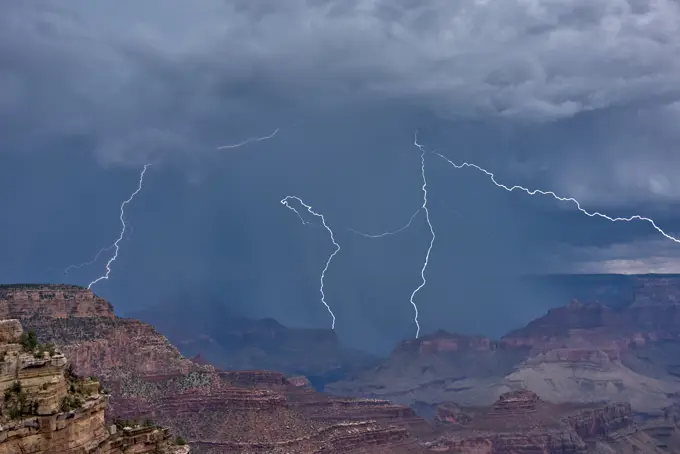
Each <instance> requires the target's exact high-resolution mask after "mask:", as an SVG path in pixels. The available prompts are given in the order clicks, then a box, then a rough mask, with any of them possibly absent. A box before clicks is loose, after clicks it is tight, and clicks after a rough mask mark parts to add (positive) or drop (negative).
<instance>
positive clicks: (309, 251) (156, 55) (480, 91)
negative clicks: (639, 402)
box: [0, 0, 680, 345]
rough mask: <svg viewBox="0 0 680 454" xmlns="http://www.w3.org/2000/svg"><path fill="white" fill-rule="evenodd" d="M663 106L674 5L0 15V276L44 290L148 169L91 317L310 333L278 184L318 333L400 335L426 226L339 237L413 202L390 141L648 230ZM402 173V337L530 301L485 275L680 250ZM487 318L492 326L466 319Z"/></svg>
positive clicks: (565, 208) (522, 202) (69, 8)
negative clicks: (321, 292)
mask: <svg viewBox="0 0 680 454" xmlns="http://www.w3.org/2000/svg"><path fill="white" fill-rule="evenodd" d="M679 106H680V4H679V3H678V2H677V1H676V0H655V1H652V0H647V1H645V0H576V1H574V0H543V1H541V0H503V1H501V0H462V1H458V2H450V1H446V0H431V1H412V0H389V1H388V0H289V1H265V0H262V1H247V0H232V1H217V0H207V1H203V2H200V3H196V2H187V1H180V0H164V1H159V0H149V1H145V2H134V1H129V0H123V1H117V2H96V3H95V2H89V1H86V0H74V1H71V2H68V3H59V4H57V3H54V2H49V1H44V0H43V1H33V2H9V1H7V2H0V168H2V172H3V179H2V181H0V191H1V192H0V202H2V203H3V205H4V206H6V207H8V209H10V212H11V213H13V214H12V216H10V218H11V219H10V218H8V219H7V221H6V222H5V223H4V224H3V227H2V229H3V242H2V243H0V245H1V246H2V250H3V251H4V257H5V259H4V260H3V263H2V266H1V267H0V272H1V273H2V274H1V275H0V276H2V280H3V281H6V280H41V279H42V280H60V279H63V276H62V275H61V274H60V270H61V269H62V268H60V267H62V266H63V267H64V268H65V267H66V266H68V265H69V264H71V263H78V262H81V261H84V260H87V259H88V258H89V257H90V256H91V255H93V253H94V252H96V251H97V250H98V249H99V247H101V246H104V245H106V244H108V243H109V242H110V241H109V238H115V237H116V229H117V228H118V224H117V214H118V213H117V208H118V205H119V203H120V201H121V200H123V199H124V198H125V197H126V196H127V195H129V192H130V190H132V189H134V184H135V179H136V177H137V175H136V174H135V172H137V171H138V170H139V168H140V167H141V165H142V164H144V163H147V162H153V163H154V164H155V165H154V167H153V168H152V171H151V172H150V174H149V176H148V183H147V184H148V186H147V187H146V188H145V190H144V192H143V193H141V194H140V197H139V199H138V200H136V201H135V203H137V204H138V205H131V206H130V207H129V213H128V219H130V221H131V222H132V224H133V225H134V226H135V229H134V234H133V237H132V238H131V239H129V240H126V241H128V242H127V243H125V244H124V246H123V247H124V248H125V249H124V253H123V254H122V255H121V259H120V260H121V262H120V263H119V264H118V265H119V266H120V268H117V269H116V270H114V273H113V274H112V276H113V277H112V281H111V282H107V283H105V285H104V286H103V287H102V289H101V291H102V293H103V294H104V295H105V296H108V297H111V298H112V299H113V302H114V304H115V305H116V306H117V307H120V308H122V310H131V309H134V307H135V306H137V305H139V304H150V302H157V301H163V300H164V299H168V298H171V297H172V295H174V294H177V293H178V292H180V290H181V292H182V295H192V294H194V295H199V294H200V295H202V296H200V297H199V298H206V299H210V298H222V299H224V300H228V302H229V304H232V305H234V306H238V308H239V309H240V310H243V311H246V312H248V311H249V312H250V313H251V314H250V315H253V316H265V315H266V316H274V317H277V318H279V319H280V320H281V321H282V322H284V323H290V324H296V323H297V324H301V325H313V326H324V324H325V323H326V315H325V312H324V310H323V307H317V306H319V305H320V304H316V303H315V302H316V301H318V296H317V292H318V286H317V287H315V286H316V285H317V284H318V272H320V268H321V266H322V263H323V259H324V257H325V254H326V253H327V252H329V251H330V249H328V248H329V247H330V245H329V240H328V238H327V237H324V235H323V231H320V230H318V229H316V230H315V229H313V228H312V229H310V228H306V227H304V226H301V225H299V222H298V221H297V220H296V219H291V217H290V213H289V212H287V210H285V209H282V208H281V207H280V205H279V204H278V200H279V199H280V198H282V197H284V196H285V195H289V194H294V195H298V196H300V197H302V198H303V199H305V201H306V202H307V203H310V204H312V205H313V206H314V208H315V209H317V210H318V211H321V212H324V213H325V214H326V215H327V216H328V218H329V220H330V221H329V222H330V223H331V225H332V226H333V227H334V228H336V229H338V230H339V231H340V232H342V233H340V234H339V239H340V244H341V246H343V248H344V249H343V250H342V251H341V253H340V254H339V255H338V257H337V260H336V261H335V262H334V264H333V267H332V268H331V269H330V271H329V281H328V284H327V285H328V289H333V290H332V292H334V293H331V296H330V297H329V300H330V301H335V302H336V304H337V305H338V306H340V307H343V308H344V309H342V310H340V312H341V313H340V314H339V320H338V324H339V326H340V327H342V326H353V328H352V329H353V330H355V331H351V332H348V333H346V335H347V336H348V337H352V336H354V337H356V336H359V337H358V338H361V339H364V340H366V342H375V343H380V342H383V343H384V344H385V345H387V344H389V342H391V340H392V339H393V338H395V337H400V336H401V337H403V336H407V335H409V333H411V330H412V326H411V325H410V318H411V316H412V314H411V312H410V306H409V305H408V301H407V300H405V296H408V294H410V291H411V290H412V288H413V287H415V285H417V283H418V277H419V276H418V271H419V268H420V266H421V265H422V258H423V254H424V250H425V247H426V245H427V241H428V238H427V233H428V230H427V229H426V228H425V226H424V225H422V224H423V223H422V219H421V220H420V221H418V222H416V223H415V225H414V229H413V230H412V231H409V232H406V233H404V235H403V236H400V237H394V238H390V239H386V240H384V241H383V240H381V242H375V241H374V242H365V241H366V240H364V239H361V238H359V237H356V236H352V234H351V233H348V231H347V229H348V228H357V229H360V230H369V231H384V230H389V229H391V228H394V227H395V226H399V225H402V224H403V223H404V222H406V220H408V217H409V216H410V215H411V214H412V212H413V211H414V210H415V209H416V208H417V207H418V206H419V205H420V204H421V203H422V201H421V197H422V195H421V194H420V192H419V190H420V186H421V184H422V182H421V181H420V168H419V159H418V155H417V151H416V150H414V147H413V145H412V142H413V133H414V131H415V130H416V129H420V131H421V138H422V142H423V143H424V144H425V146H426V147H428V148H431V149H436V150H437V151H438V152H440V153H442V154H444V155H446V156H448V157H449V158H451V159H452V160H454V161H456V162H461V161H464V160H468V161H471V162H475V163H477V164H479V165H481V166H484V167H487V168H489V169H490V170H492V171H494V172H495V173H496V176H497V178H498V180H499V181H500V182H502V183H505V184H508V185H514V184H523V185H525V186H528V187H539V188H542V189H546V190H554V191H556V192H558V193H560V194H561V195H564V196H572V197H576V198H578V199H579V200H580V201H582V202H583V204H584V206H587V207H589V208H592V209H601V210H611V211H610V212H611V213H612V214H613V215H626V216H627V215H631V214H638V213H640V214H644V215H647V216H654V217H655V219H660V221H659V224H660V225H662V227H663V228H665V229H666V230H668V231H670V232H672V231H674V230H675V231H677V230H680V217H678V216H677V215H676V214H675V212H676V210H675V208H676V207H677V203H678V202H680V183H679V182H678V179H677V178H676V177H675V174H676V171H675V169H677V168H678V165H680V154H679V153H678V152H677V144H678V139H680V133H679V132H678V131H679V130H678V127H677V125H678V120H680V107H679ZM276 128H280V132H279V133H278V134H277V135H276V136H275V137H274V138H272V139H270V140H267V141H262V142H257V143H256V144H255V143H251V144H248V145H247V146H246V147H242V148H238V149H227V150H217V149H216V148H217V147H218V146H220V145H225V144H230V143H232V144H234V143H239V142H242V141H243V140H245V139H247V138H249V137H258V136H264V135H268V134H270V133H271V132H272V131H273V130H275V129H276ZM428 175H429V178H430V186H431V193H430V194H431V196H430V198H431V200H430V203H431V209H432V218H433V222H434V223H435V226H434V227H435V231H436V232H437V234H438V237H437V243H436V244H435V249H434V252H433V259H432V263H431V268H430V271H429V272H430V273H431V275H430V276H431V278H430V282H429V283H428V286H427V287H426V289H424V291H423V293H422V296H421V298H422V300H423V301H426V302H429V303H423V304H424V306H425V309H424V311H423V317H424V326H426V327H427V328H426V331H427V330H431V329H436V328H439V327H442V326H435V325H437V324H440V325H441V324H444V325H445V326H443V327H444V328H448V329H461V327H465V329H468V330H470V331H486V332H492V333H498V332H500V330H502V329H504V328H506V325H507V324H512V323H515V324H517V323H522V322H523V320H525V319H526V317H527V316H530V315H534V313H535V312H536V311H538V312H540V311H541V310H542V309H543V308H541V307H540V302H537V301H529V300H530V296H529V295H527V294H525V293H524V292H523V291H522V290H521V289H517V293H516V294H515V296H514V297H512V298H511V299H512V300H513V301H512V302H506V301H501V300H502V298H503V295H507V294H510V293H511V292H510V293H509V290H508V286H513V285H514V284H511V283H510V281H509V277H508V276H509V275H514V274H518V273H522V272H536V271H551V270H560V271H575V270H576V271H578V270H585V269H588V270H591V269H620V268H616V267H612V266H611V263H612V262H611V260H619V261H620V260H624V259H625V260H637V262H636V263H637V264H639V263H643V264H644V263H647V262H645V260H648V261H649V260H652V259H650V258H649V257H672V256H673V254H676V253H677V252H675V251H676V250H677V247H678V246H680V245H677V244H675V243H672V242H670V241H666V242H659V243H653V244H654V245H655V246H654V247H653V248H651V246H649V245H650V244H652V243H650V241H655V239H656V238H657V236H655V235H656V232H655V231H654V230H653V229H652V228H651V227H650V226H648V225H644V224H639V223H638V224H629V225H620V224H617V225H611V224H610V223H608V222H607V221H602V220H594V219H590V218H584V217H582V216H581V215H580V214H579V213H578V212H575V211H574V210H573V207H570V206H569V204H565V203H556V202H555V201H554V200H551V199H538V198H530V197H527V196H526V195H523V194H507V193H505V192H503V191H501V190H499V189H497V188H495V187H494V186H493V185H491V184H490V182H489V181H488V180H487V179H486V177H485V176H484V175H481V174H478V173H475V172H474V171H473V170H469V169H468V170H462V171H461V170H455V169H453V168H450V167H448V166H447V165H446V163H445V162H443V161H441V160H438V159H437V158H436V157H435V156H434V155H428ZM499 191H500V192H499ZM36 210H38V211H44V212H45V215H44V216H47V218H48V219H49V220H50V221H49V225H42V224H40V222H38V221H36V220H35V219H34V218H33V217H32V216H35V213H36ZM42 216H43V215H41V218H42ZM617 245H625V246H617ZM636 245H637V246H636ZM622 247H625V248H627V249H625V251H626V252H625V254H624V253H622V252H621V249H620V248H622ZM612 248H614V249H612ZM616 248H619V249H616ZM650 248H651V249H650ZM327 250H328V251H327ZM613 251H614V252H613ZM633 251H635V252H633ZM624 256H625V257H624ZM645 257H647V258H645ZM584 263H587V264H588V265H587V266H586V265H584ZM617 263H620V262H617ZM664 263H666V262H664ZM598 264H599V265H598ZM607 264H609V265H607ZM598 266H599V268H598ZM607 266H609V268H607ZM643 268H644V267H642V268H641V267H639V266H636V267H635V269H636V270H638V269H643ZM652 268H653V269H658V267H657V268H654V267H652ZM667 268H668V267H667V266H666V265H664V269H667ZM150 269H152V270H154V271H153V272H151V273H150V272H149V270H150ZM509 270H512V272H510V271H509ZM116 276H118V279H119V280H118V281H116V282H113V279H115V278H116ZM73 279H76V280H77V279H81V280H83V281H87V279H86V278H84V277H83V276H80V277H75V276H74V277H73ZM489 281H493V282H494V284H493V285H491V286H490V285H489ZM179 287H182V288H181V289H180V288H179ZM197 287H201V289H202V290H201V292H198V293H192V292H193V291H194V290H193V289H195V288H197ZM513 288H514V287H513ZM206 289H212V290H206ZM329 291H331V290H329ZM107 292H108V293H107ZM206 292H207V294H206ZM428 304H429V306H428ZM366 306H370V307H372V308H373V309H371V310H368V312H367V310H366ZM312 307H313V309H310V308H312ZM395 307H399V308H400V309H399V310H391V309H392V308H395ZM428 307H429V309H428ZM489 308H495V309H494V310H496V309H497V310H498V311H499V314H500V317H499V320H498V321H497V322H491V321H488V320H480V318H479V316H480V314H484V313H488V311H489ZM499 308H500V309H499ZM402 309H403V310H402ZM500 319H503V320H500ZM395 320H399V322H395ZM441 320H446V321H444V322H440V321H441ZM395 323H396V324H397V325H398V326H397V327H395ZM399 323H401V325H399ZM494 323H495V325H494ZM504 324H505V325H504ZM339 329H342V328H339ZM385 339H387V340H385ZM388 341H389V342H388Z"/></svg>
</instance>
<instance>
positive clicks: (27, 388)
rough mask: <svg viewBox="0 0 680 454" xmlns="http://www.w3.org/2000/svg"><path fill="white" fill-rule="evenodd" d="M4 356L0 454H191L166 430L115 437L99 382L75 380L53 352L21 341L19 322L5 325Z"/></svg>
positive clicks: (1, 327) (0, 342)
mask: <svg viewBox="0 0 680 454" xmlns="http://www.w3.org/2000/svg"><path fill="white" fill-rule="evenodd" d="M0 354H1V355H2V363H1V372H0V388H1V389H2V390H3V400H2V406H1V407H0V411H1V412H0V454H19V453H20V454H123V453H136V454H151V453H155V454H187V453H188V452H189V451H188V448H187V447H182V446H175V445H173V443H172V442H171V441H170V435H169V433H168V431H167V429H160V428H157V427H151V426H149V427H132V428H127V429H124V430H122V431H120V432H119V433H112V431H110V430H109V429H108V428H107V427H106V425H105V418H104V412H105V410H106V408H107V401H108V397H107V396H106V395H104V394H102V393H101V392H100V384H99V382H98V381H96V380H92V379H87V380H84V379H81V378H78V377H77V376H75V375H73V374H72V372H70V370H68V369H66V358H65V357H64V355H63V354H62V353H61V352H59V351H58V350H56V349H55V348H54V347H51V346H43V345H40V344H36V343H35V342H34V339H33V338H31V337H22V327H21V324H20V322H19V321H18V320H2V321H0Z"/></svg>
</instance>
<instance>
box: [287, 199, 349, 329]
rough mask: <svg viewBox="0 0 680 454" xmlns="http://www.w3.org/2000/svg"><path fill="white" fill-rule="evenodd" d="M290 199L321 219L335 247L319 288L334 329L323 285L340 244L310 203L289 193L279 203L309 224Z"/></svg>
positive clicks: (324, 269)
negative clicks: (291, 203)
mask: <svg viewBox="0 0 680 454" xmlns="http://www.w3.org/2000/svg"><path fill="white" fill-rule="evenodd" d="M290 199H294V200H297V201H298V202H299V203H300V205H302V206H303V207H305V209H306V210H307V212H309V214H311V215H312V216H316V217H318V218H320V219H321V223H322V224H323V226H324V228H325V229H326V230H327V231H328V234H329V235H330V237H331V241H332V242H333V245H334V246H335V249H334V250H333V252H332V253H331V255H330V256H329V257H328V260H326V265H325V266H324V268H323V271H321V287H320V288H319V291H320V292H321V303H323V305H324V306H326V309H327V310H328V313H329V314H331V317H332V318H333V321H332V322H331V329H335V314H334V313H333V311H332V310H331V307H330V306H329V305H328V303H327V302H326V295H325V294H324V291H323V286H324V279H325V277H326V271H328V267H329V266H330V264H331V260H333V257H335V254H337V253H338V251H340V245H339V244H338V243H337V242H336V241H335V235H334V234H333V230H331V228H330V227H328V224H326V219H325V218H324V216H323V215H322V214H319V213H316V212H315V211H314V210H312V207H311V206H310V205H307V204H306V203H305V202H303V201H302V199H300V198H299V197H296V196H291V195H289V196H286V197H284V198H283V199H281V203H282V204H283V205H285V207H286V208H288V209H289V210H291V211H293V212H294V213H295V214H297V216H298V218H300V220H301V221H302V223H303V224H310V223H309V222H307V221H305V220H304V218H303V217H302V216H301V215H300V213H299V212H298V210H296V209H295V207H293V206H291V205H290V203H288V201H289V200H290Z"/></svg>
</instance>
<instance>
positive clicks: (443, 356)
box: [325, 331, 529, 408]
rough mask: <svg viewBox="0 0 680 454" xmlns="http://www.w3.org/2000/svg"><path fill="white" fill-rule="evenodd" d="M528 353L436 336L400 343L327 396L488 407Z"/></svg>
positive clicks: (484, 340)
mask: <svg viewBox="0 0 680 454" xmlns="http://www.w3.org/2000/svg"><path fill="white" fill-rule="evenodd" d="M528 352H529V349H528V348H526V347H514V346H508V345H505V344H503V343H501V342H497V341H492V340H490V339H487V338H483V337H468V336H462V335H458V334H450V333H447V332H444V331H439V332H437V333H435V334H432V335H427V336H423V337H421V338H419V339H411V340H408V341H405V342H402V343H401V344H399V345H398V346H397V347H396V348H395V350H394V352H393V353H392V355H391V356H390V357H389V358H388V359H387V360H386V361H384V362H383V363H382V364H380V365H379V366H377V367H375V368H372V369H369V370H366V371H364V372H363V373H362V374H360V375H358V376H357V377H354V378H352V379H349V380H345V381H340V382H336V383H332V384H329V385H328V386H327V387H326V388H325V390H326V391H328V392H330V393H332V394H337V395H349V396H370V397H374V398H379V399H389V400H392V401H394V402H397V403H400V404H403V405H414V407H415V405H416V404H417V405H418V406H423V405H433V404H434V405H436V404H439V403H442V402H457V403H459V404H462V405H487V404H491V403H492V402H493V401H494V400H495V399H496V398H498V396H500V395H501V394H502V393H503V392H505V391H508V390H509V389H510V388H508V387H507V386H505V384H504V380H503V377H504V376H505V375H507V374H509V373H511V372H512V371H513V370H514V367H515V365H517V364H518V363H520V362H521V361H522V360H523V359H524V358H525V357H526V356H527V354H528ZM416 408H417V407H416Z"/></svg>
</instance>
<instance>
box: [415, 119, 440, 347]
mask: <svg viewBox="0 0 680 454" xmlns="http://www.w3.org/2000/svg"><path fill="white" fill-rule="evenodd" d="M413 145H415V146H416V147H418V149H419V150H420V173H421V175H422V176H423V205H422V206H421V207H420V209H421V210H423V211H424V212H425V220H426V221H427V225H428V226H429V227H430V234H431V235H432V237H431V239H430V245H429V246H428V248H427V253H426V254H425V263H424V264H423V267H422V268H421V269H420V278H421V279H422V282H421V283H420V285H419V286H418V287H417V288H416V289H415V290H413V293H411V298H410V300H409V301H410V302H411V305H412V306H413V310H414V311H415V317H414V318H413V321H414V322H415V324H416V339H417V338H418V335H419V334H420V323H418V306H417V305H416V303H415V301H414V299H415V297H416V293H418V292H419V291H420V289H422V288H423V287H425V284H426V283H427V279H425V270H426V269H427V265H428V263H429V262H430V253H431V252H432V246H434V239H435V234H434V229H433V228H432V222H430V211H429V210H428V209H427V178H425V149H424V148H423V147H422V146H421V145H420V144H419V143H418V133H417V132H416V133H415V135H414V139H413Z"/></svg>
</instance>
